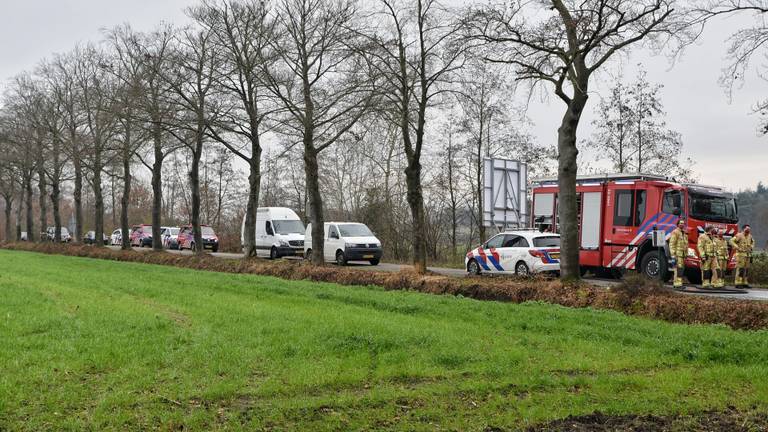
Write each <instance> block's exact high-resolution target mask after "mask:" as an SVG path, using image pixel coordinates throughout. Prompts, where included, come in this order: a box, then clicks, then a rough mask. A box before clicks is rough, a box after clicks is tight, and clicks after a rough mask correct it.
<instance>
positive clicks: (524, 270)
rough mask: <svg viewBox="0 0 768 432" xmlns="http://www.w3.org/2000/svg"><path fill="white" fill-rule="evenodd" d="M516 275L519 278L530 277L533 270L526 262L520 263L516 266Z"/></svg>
mask: <svg viewBox="0 0 768 432" xmlns="http://www.w3.org/2000/svg"><path fill="white" fill-rule="evenodd" d="M515 274H516V275H518V276H530V274H531V270H530V269H529V268H528V264H526V263H525V261H518V262H517V264H515Z"/></svg>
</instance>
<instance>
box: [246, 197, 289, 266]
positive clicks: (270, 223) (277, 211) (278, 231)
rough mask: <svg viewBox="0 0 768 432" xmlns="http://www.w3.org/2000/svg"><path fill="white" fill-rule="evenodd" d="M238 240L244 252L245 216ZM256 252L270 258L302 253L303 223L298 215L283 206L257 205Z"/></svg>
mask: <svg viewBox="0 0 768 432" xmlns="http://www.w3.org/2000/svg"><path fill="white" fill-rule="evenodd" d="M240 242H241V244H242V245H243V252H245V216H243V224H242V228H241V230H240ZM256 254H257V256H260V257H268V258H270V259H276V258H280V257H284V256H293V255H299V256H301V255H304V223H302V222H301V219H300V218H299V215H297V214H296V212H294V211H293V210H291V209H289V208H285V207H259V208H258V209H257V210H256Z"/></svg>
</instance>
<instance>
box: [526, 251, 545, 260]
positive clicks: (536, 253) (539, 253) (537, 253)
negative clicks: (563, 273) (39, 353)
mask: <svg viewBox="0 0 768 432" xmlns="http://www.w3.org/2000/svg"><path fill="white" fill-rule="evenodd" d="M528 253H529V254H531V256H533V257H536V258H544V253H543V252H542V251H539V250H536V249H530V250H528Z"/></svg>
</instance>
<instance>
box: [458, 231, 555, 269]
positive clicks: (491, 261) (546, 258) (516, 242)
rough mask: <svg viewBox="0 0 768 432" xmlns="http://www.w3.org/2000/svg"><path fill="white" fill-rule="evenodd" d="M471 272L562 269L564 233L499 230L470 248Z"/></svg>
mask: <svg viewBox="0 0 768 432" xmlns="http://www.w3.org/2000/svg"><path fill="white" fill-rule="evenodd" d="M464 264H465V266H466V269H467V272H469V273H470V274H475V275H479V274H481V273H501V274H518V275H529V274H532V273H542V272H552V273H556V272H559V271H560V235H559V234H553V233H547V232H539V231H534V230H521V231H508V232H503V233H501V234H497V235H495V236H493V237H492V238H491V239H489V240H488V241H487V242H485V243H483V244H482V245H480V246H478V247H476V248H475V249H472V250H471V251H469V252H467V256H466V258H465V259H464Z"/></svg>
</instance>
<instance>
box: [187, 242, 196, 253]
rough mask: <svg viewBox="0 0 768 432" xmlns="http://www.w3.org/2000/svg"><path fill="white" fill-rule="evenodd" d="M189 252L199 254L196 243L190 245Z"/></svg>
mask: <svg viewBox="0 0 768 432" xmlns="http://www.w3.org/2000/svg"><path fill="white" fill-rule="evenodd" d="M189 250H191V251H192V252H195V253H196V252H197V249H195V242H192V243H190V244H189Z"/></svg>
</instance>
